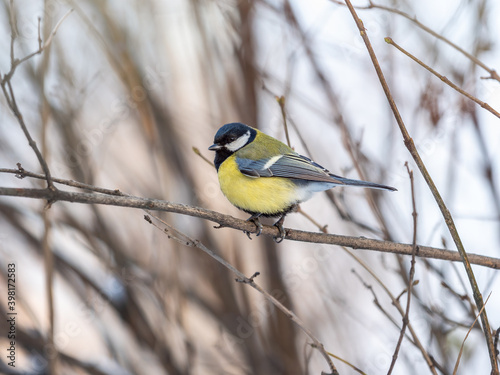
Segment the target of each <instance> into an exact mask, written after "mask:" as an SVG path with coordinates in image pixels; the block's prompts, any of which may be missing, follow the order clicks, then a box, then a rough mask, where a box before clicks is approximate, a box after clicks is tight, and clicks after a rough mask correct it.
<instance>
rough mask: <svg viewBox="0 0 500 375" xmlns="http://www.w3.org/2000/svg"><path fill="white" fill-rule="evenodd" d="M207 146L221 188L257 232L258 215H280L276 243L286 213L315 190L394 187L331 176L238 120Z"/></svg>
mask: <svg viewBox="0 0 500 375" xmlns="http://www.w3.org/2000/svg"><path fill="white" fill-rule="evenodd" d="M208 149H209V150H211V151H215V160H214V164H215V168H216V169H217V175H218V177H219V184H220V188H221V190H222V192H223V193H224V195H225V196H226V197H227V199H228V200H229V201H230V202H231V203H232V204H233V205H234V206H236V207H237V208H239V209H240V210H243V211H245V212H247V213H249V214H251V215H252V216H250V218H248V220H247V221H253V222H254V223H255V225H256V227H257V236H258V235H260V234H261V232H262V224H261V223H260V220H259V217H260V216H266V217H277V216H279V217H280V218H279V220H278V221H277V222H276V223H275V224H274V226H276V227H277V228H278V229H279V232H280V237H279V241H277V242H281V241H282V240H283V239H284V238H285V230H284V229H283V222H284V220H285V216H286V214H287V213H289V212H291V211H294V210H295V209H296V207H297V205H298V204H299V203H301V202H304V201H306V200H308V199H309V198H311V196H312V195H313V193H317V192H320V191H324V190H328V189H331V188H333V187H335V186H346V185H349V186H361V187H366V188H373V189H384V190H391V191H394V190H396V189H395V188H393V187H390V186H386V185H381V184H376V183H373V182H367V181H360V180H352V179H349V178H344V177H340V176H337V175H334V174H332V173H330V172H329V171H328V170H327V169H325V168H323V167H322V166H321V165H319V164H317V163H315V162H314V161H312V160H311V159H309V158H307V157H305V156H302V155H299V154H298V153H296V152H295V151H294V150H292V149H291V148H290V147H288V146H287V145H286V144H284V143H282V142H280V141H278V140H277V139H275V138H273V137H271V136H269V135H266V134H264V133H262V132H260V131H259V130H257V129H254V128H252V127H250V126H248V125H245V124H242V123H239V122H233V123H230V124H226V125H224V126H222V127H221V128H220V129H219V130H218V131H217V133H216V134H215V137H214V144H213V145H212V146H210V147H209V148H208ZM247 234H248V233H247Z"/></svg>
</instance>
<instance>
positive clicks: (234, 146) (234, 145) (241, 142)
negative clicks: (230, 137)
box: [225, 131, 250, 152]
mask: <svg viewBox="0 0 500 375" xmlns="http://www.w3.org/2000/svg"><path fill="white" fill-rule="evenodd" d="M249 138H250V131H247V132H246V133H245V134H243V135H242V136H241V137H239V138H238V139H236V140H234V141H232V142H231V143H228V144H227V145H226V146H225V147H226V148H227V149H228V150H229V151H232V152H235V151H237V150H239V149H240V148H242V147H243V146H245V145H246V144H247V142H248V139H249Z"/></svg>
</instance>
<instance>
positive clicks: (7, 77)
mask: <svg viewBox="0 0 500 375" xmlns="http://www.w3.org/2000/svg"><path fill="white" fill-rule="evenodd" d="M10 5H11V17H10V27H11V50H10V54H11V56H10V58H11V61H10V71H9V72H8V73H6V74H4V76H3V77H2V79H1V82H0V85H1V86H2V91H3V94H4V96H5V99H6V100H7V104H8V106H9V108H10V109H11V111H12V113H13V114H14V116H15V117H16V118H17V120H18V122H19V125H20V126H21V129H22V131H23V133H24V135H25V136H26V138H27V139H28V143H29V145H30V147H31V148H32V149H33V151H34V152H35V155H36V157H37V159H38V162H39V163H40V165H41V166H42V169H43V172H44V174H45V179H46V180H47V187H48V188H49V189H51V190H54V189H56V188H55V186H54V183H53V181H52V176H51V173H50V169H49V166H48V165H47V162H46V161H45V159H44V158H43V155H42V153H41V152H40V150H39V149H38V146H37V144H36V142H35V141H34V140H33V138H32V137H31V134H30V132H29V131H28V127H27V126H26V123H25V122H24V117H23V115H22V114H21V111H20V110H19V107H18V105H17V103H16V98H15V96H14V90H13V88H12V84H11V79H12V77H13V75H14V72H15V71H16V68H17V67H18V66H19V65H20V64H22V63H23V62H25V61H27V60H29V59H31V58H32V57H33V56H35V55H38V54H40V53H42V51H43V50H44V49H45V48H47V47H48V46H49V45H50V43H51V42H52V39H53V37H54V35H55V34H56V33H57V30H58V29H59V27H60V26H61V24H62V22H63V21H64V20H65V19H66V17H68V16H69V14H70V13H71V12H72V9H71V10H69V11H68V12H67V13H66V14H65V15H64V16H63V17H62V18H61V20H60V21H59V22H58V23H57V25H56V26H55V27H54V29H53V30H52V32H51V33H50V35H49V37H48V38H47V40H46V41H45V43H44V44H43V45H42V44H41V35H40V27H39V28H38V33H39V34H38V40H39V47H38V50H36V51H35V52H33V53H30V54H28V55H27V56H25V57H23V58H22V59H20V60H19V59H16V58H15V55H14V42H15V39H16V36H17V32H16V26H15V22H16V21H15V16H14V12H15V10H14V7H13V5H14V4H13V1H11V2H10Z"/></svg>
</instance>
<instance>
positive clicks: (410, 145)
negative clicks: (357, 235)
mask: <svg viewBox="0 0 500 375" xmlns="http://www.w3.org/2000/svg"><path fill="white" fill-rule="evenodd" d="M345 2H346V5H347V7H348V8H349V11H350V12H351V15H352V17H353V18H354V22H355V23H356V26H357V27H358V29H359V32H360V34H361V38H362V39H363V42H364V43H365V46H366V49H367V50H368V54H369V55H370V59H371V60H372V63H373V66H374V68H375V70H376V72H377V76H378V78H379V80H380V84H381V85H382V88H383V90H384V92H385V95H386V96H387V100H388V102H389V105H390V107H391V109H392V112H393V114H394V117H395V119H396V122H397V123H398V126H399V129H400V131H401V134H402V135H403V139H404V144H405V146H406V148H407V149H408V151H409V152H410V154H411V156H412V157H413V159H414V161H415V163H416V164H417V166H418V168H419V169H420V172H421V173H422V175H423V177H424V179H425V181H426V183H427V185H428V186H429V188H430V190H431V192H432V194H433V195H434V199H435V200H436V203H437V204H438V206H439V209H440V210H441V213H442V215H443V218H444V220H445V222H446V225H447V226H448V229H449V231H450V234H451V236H452V238H453V241H454V242H455V245H456V246H457V249H458V252H459V253H460V256H461V257H462V262H463V264H464V267H465V271H466V273H467V276H468V278H469V282H470V285H471V287H472V292H473V295H474V300H475V302H476V305H477V308H478V309H479V310H482V311H483V312H482V313H481V322H482V324H483V331H484V336H485V339H486V344H487V346H488V352H489V356H490V362H491V368H492V373H493V374H498V363H497V361H496V353H495V348H494V345H493V337H492V335H491V328H490V323H489V322H488V315H487V314H486V309H483V305H484V303H483V297H482V295H481V291H480V290H479V286H478V285H477V282H476V277H475V275H474V272H473V271H472V267H471V265H470V262H469V259H468V255H467V252H466V251H465V247H464V245H463V244H462V240H461V238H460V236H459V234H458V231H457V228H456V226H455V223H454V221H453V217H452V216H451V213H450V211H449V210H448V208H447V207H446V204H445V203H444V201H443V198H442V197H441V194H440V193H439V191H438V189H437V187H436V185H435V184H434V181H433V180H432V177H431V175H430V174H429V172H428V171H427V168H426V166H425V164H424V162H423V161H422V159H421V158H420V154H419V153H418V151H417V148H416V147H415V144H414V142H413V139H412V138H411V137H410V134H409V133H408V130H407V129H406V126H405V124H404V122H403V118H402V117H401V114H400V113H399V110H398V107H397V106H396V103H395V101H394V98H393V97H392V94H391V90H390V89H389V85H388V84H387V81H386V80H385V77H384V73H383V72H382V68H381V67H380V64H379V62H378V60H377V56H376V55H375V51H374V50H373V47H372V45H371V42H370V39H369V38H368V35H367V33H366V30H365V28H364V26H363V21H361V19H360V18H359V17H358V15H357V14H356V10H355V9H354V7H353V6H352V4H351V2H350V0H345Z"/></svg>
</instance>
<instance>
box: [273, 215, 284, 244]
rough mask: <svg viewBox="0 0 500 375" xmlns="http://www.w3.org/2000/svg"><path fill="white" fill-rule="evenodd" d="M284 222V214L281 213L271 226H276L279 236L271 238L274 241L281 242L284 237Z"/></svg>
mask: <svg viewBox="0 0 500 375" xmlns="http://www.w3.org/2000/svg"><path fill="white" fill-rule="evenodd" d="M284 222H285V215H283V216H282V217H280V219H279V220H278V221H277V222H276V223H274V224H273V226H275V227H276V228H278V230H279V232H280V235H279V237H273V240H274V242H276V243H281V242H283V240H284V239H285V237H286V232H285V228H283V223H284Z"/></svg>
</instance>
